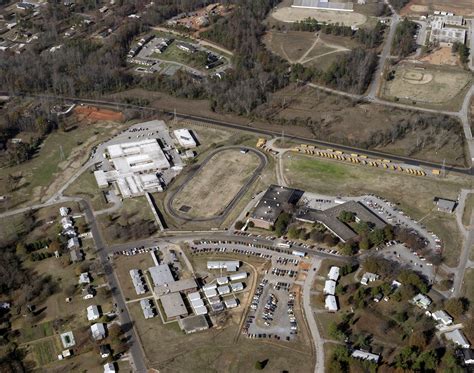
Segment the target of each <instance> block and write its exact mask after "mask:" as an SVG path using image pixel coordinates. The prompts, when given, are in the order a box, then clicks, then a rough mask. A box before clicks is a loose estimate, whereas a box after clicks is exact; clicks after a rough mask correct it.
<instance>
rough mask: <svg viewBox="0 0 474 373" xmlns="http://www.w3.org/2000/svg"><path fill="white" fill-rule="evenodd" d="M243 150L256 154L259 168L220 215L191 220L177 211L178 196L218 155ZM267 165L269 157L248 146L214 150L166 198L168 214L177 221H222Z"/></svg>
mask: <svg viewBox="0 0 474 373" xmlns="http://www.w3.org/2000/svg"><path fill="white" fill-rule="evenodd" d="M241 149H246V150H247V151H249V152H251V153H254V154H255V155H256V156H257V157H258V158H259V160H260V164H259V166H258V167H257V168H256V169H255V171H254V172H253V174H252V176H251V177H250V178H249V179H248V180H247V182H246V183H245V185H243V186H242V187H241V188H240V190H239V192H238V193H237V194H236V195H235V196H234V197H233V198H232V200H231V201H230V202H229V204H228V205H227V206H226V207H225V208H224V209H223V210H222V211H221V212H220V213H219V214H218V215H214V216H210V217H207V218H204V217H201V218H199V217H198V218H190V217H187V216H185V215H183V214H181V213H180V212H179V211H177V210H175V208H174V207H173V201H174V199H175V197H176V195H177V194H178V193H179V192H181V191H182V190H183V189H184V187H185V186H186V185H188V183H190V182H191V181H192V179H193V178H194V177H195V176H196V175H198V174H199V172H201V170H202V169H203V167H204V166H205V165H206V164H207V163H208V162H209V161H210V160H211V159H212V158H213V157H214V156H215V155H216V154H219V153H220V152H222V151H226V150H237V151H239V150H241ZM266 165H267V157H266V156H265V154H263V153H262V152H261V151H259V150H256V149H254V148H249V147H246V146H226V147H222V148H219V149H217V150H214V151H213V152H212V153H211V154H209V155H208V156H207V157H206V158H205V159H204V161H202V162H201V164H200V165H199V168H197V169H196V170H195V171H194V172H191V173H190V174H189V175H188V176H187V177H186V179H185V180H184V182H183V183H181V185H180V186H179V188H177V189H175V190H174V191H172V192H171V194H170V195H169V196H168V197H167V198H166V203H165V208H166V210H167V213H168V214H170V215H171V216H173V217H174V218H176V219H180V220H185V221H198V222H203V221H214V220H221V219H224V218H225V217H226V216H227V215H228V214H229V212H230V211H231V210H232V209H233V208H234V206H235V204H236V203H237V202H238V201H239V200H240V199H241V198H242V197H243V195H244V194H245V193H246V192H247V190H248V189H249V187H250V186H251V185H252V184H253V183H254V182H255V180H256V179H257V178H258V177H259V176H260V174H261V173H262V171H263V169H264V168H265V166H266Z"/></svg>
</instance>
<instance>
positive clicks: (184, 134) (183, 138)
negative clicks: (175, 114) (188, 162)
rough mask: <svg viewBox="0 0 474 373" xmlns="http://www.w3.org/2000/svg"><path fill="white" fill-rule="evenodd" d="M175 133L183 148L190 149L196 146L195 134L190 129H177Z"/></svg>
mask: <svg viewBox="0 0 474 373" xmlns="http://www.w3.org/2000/svg"><path fill="white" fill-rule="evenodd" d="M173 134H174V136H175V137H176V140H178V143H179V145H181V146H182V147H183V148H186V149H189V148H195V147H196V146H197V144H196V140H194V136H193V135H192V133H191V132H190V131H189V130H188V129H186V128H181V129H177V130H174V131H173Z"/></svg>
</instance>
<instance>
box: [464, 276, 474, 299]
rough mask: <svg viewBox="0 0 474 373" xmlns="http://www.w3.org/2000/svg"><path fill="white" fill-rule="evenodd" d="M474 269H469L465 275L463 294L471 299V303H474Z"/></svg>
mask: <svg viewBox="0 0 474 373" xmlns="http://www.w3.org/2000/svg"><path fill="white" fill-rule="evenodd" d="M473 285H474V269H472V268H471V269H468V270H467V271H466V274H465V276H464V286H463V295H464V296H465V297H466V298H467V299H469V302H471V305H472V304H473V303H474V286H473Z"/></svg>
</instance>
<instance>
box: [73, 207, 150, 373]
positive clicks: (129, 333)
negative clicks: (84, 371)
mask: <svg viewBox="0 0 474 373" xmlns="http://www.w3.org/2000/svg"><path fill="white" fill-rule="evenodd" d="M81 204H82V206H83V207H84V211H85V215H86V220H87V223H88V224H89V226H90V230H91V232H92V237H93V239H94V242H95V246H96V248H97V254H98V256H99V258H100V261H101V262H102V265H103V267H104V271H105V275H106V277H107V282H108V284H109V286H110V288H111V290H112V297H113V299H114V302H115V303H117V309H118V315H119V319H120V323H121V325H122V327H124V329H125V336H126V338H127V340H128V344H129V346H130V347H129V353H130V357H131V359H130V365H131V367H132V369H133V370H134V371H135V372H138V373H145V372H146V371H147V368H146V366H145V357H144V353H143V351H142V347H141V345H140V342H139V339H138V336H137V334H136V332H135V329H134V327H133V321H132V319H131V317H130V315H129V313H128V309H127V306H126V303H125V299H124V297H123V295H122V292H121V290H120V284H119V282H118V280H117V277H116V276H115V273H114V270H113V268H112V265H111V264H110V261H109V258H108V253H107V247H106V245H105V243H104V241H103V239H102V234H101V232H100V230H99V228H98V226H97V222H96V220H95V217H94V213H93V210H92V207H91V206H90V204H89V203H88V202H87V201H85V200H83V201H82V203H81ZM121 310H123V312H120V311H121Z"/></svg>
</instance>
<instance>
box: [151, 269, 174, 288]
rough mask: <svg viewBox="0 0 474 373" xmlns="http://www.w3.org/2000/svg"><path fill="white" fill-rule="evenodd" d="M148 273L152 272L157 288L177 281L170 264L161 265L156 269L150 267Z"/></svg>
mask: <svg viewBox="0 0 474 373" xmlns="http://www.w3.org/2000/svg"><path fill="white" fill-rule="evenodd" d="M148 271H149V272H150V275H151V278H152V280H153V284H154V285H155V287H159V286H162V285H164V284H168V283H171V282H174V281H175V280H174V277H173V274H172V273H171V270H170V267H169V266H168V264H159V265H157V266H155V267H150V268H148Z"/></svg>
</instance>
